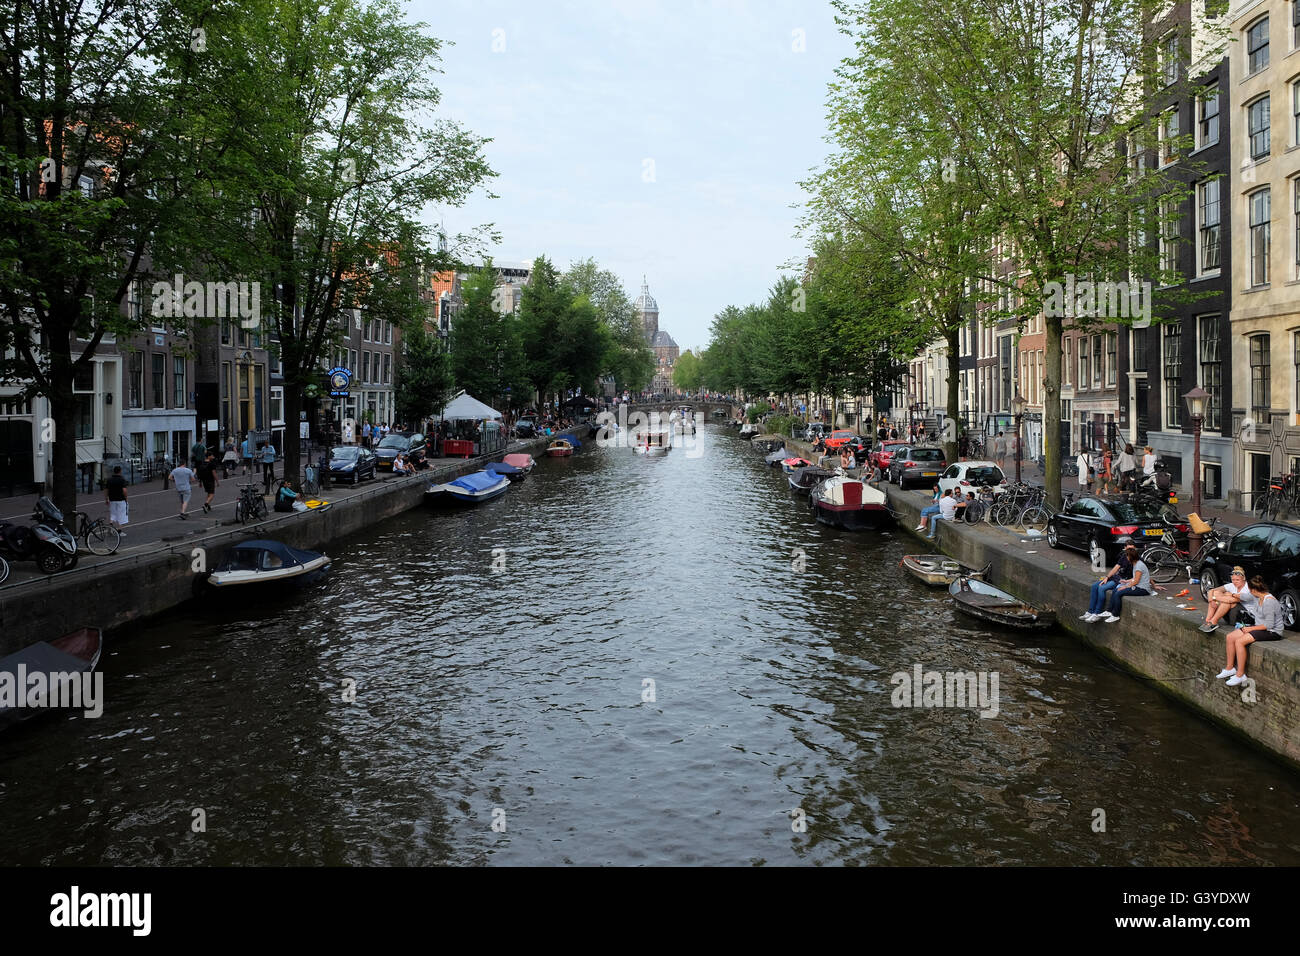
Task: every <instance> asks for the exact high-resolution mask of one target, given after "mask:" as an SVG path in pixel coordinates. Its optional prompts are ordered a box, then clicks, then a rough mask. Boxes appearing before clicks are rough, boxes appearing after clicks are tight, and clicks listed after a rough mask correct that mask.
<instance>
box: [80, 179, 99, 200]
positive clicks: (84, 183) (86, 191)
mask: <svg viewBox="0 0 1300 956" xmlns="http://www.w3.org/2000/svg"><path fill="white" fill-rule="evenodd" d="M77 188H78V189H80V190H81V195H82V196H84V197H85V198H86V199H94V198H95V181H94V180H93V179H91V178H90V177H89V176H78V177H77Z"/></svg>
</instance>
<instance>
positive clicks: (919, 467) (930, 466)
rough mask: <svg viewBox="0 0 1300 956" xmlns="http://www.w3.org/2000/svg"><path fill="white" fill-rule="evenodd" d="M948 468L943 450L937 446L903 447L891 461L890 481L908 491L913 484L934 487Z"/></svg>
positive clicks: (896, 451) (896, 450)
mask: <svg viewBox="0 0 1300 956" xmlns="http://www.w3.org/2000/svg"><path fill="white" fill-rule="evenodd" d="M947 467H948V462H947V461H946V460H945V459H944V456H943V449H942V448H939V447H938V446H936V445H901V446H899V447H898V448H895V449H894V454H893V456H891V457H890V459H889V475H888V477H889V480H890V481H892V482H894V483H895V484H896V485H898V487H899V488H902V489H906V488H907V486H908V485H910V484H912V483H913V482H920V483H921V484H923V485H925V486H927V487H931V488H932V487H934V485H935V484H936V483H937V482H938V481H939V476H940V475H941V474H943V470H944V469H945V468H947Z"/></svg>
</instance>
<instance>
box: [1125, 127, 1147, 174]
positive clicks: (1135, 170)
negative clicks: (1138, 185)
mask: <svg viewBox="0 0 1300 956" xmlns="http://www.w3.org/2000/svg"><path fill="white" fill-rule="evenodd" d="M1124 152H1125V154H1126V155H1127V156H1128V177H1129V179H1130V180H1134V181H1136V180H1138V179H1141V178H1142V175H1143V174H1144V173H1145V172H1146V168H1147V154H1146V152H1145V151H1143V149H1142V141H1141V140H1140V139H1139V138H1138V134H1137V133H1130V134H1129V136H1128V140H1127V141H1126V144H1125V149H1124Z"/></svg>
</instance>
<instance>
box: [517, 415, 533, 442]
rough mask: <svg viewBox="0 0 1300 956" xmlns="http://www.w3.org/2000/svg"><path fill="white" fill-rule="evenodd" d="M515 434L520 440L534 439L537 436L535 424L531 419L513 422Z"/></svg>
mask: <svg viewBox="0 0 1300 956" xmlns="http://www.w3.org/2000/svg"><path fill="white" fill-rule="evenodd" d="M515 434H516V435H517V436H519V437H520V438H534V437H536V435H537V423H536V421H534V420H533V419H531V418H521V419H519V420H518V421H517V422H515Z"/></svg>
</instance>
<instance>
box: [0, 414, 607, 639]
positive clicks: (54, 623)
mask: <svg viewBox="0 0 1300 956" xmlns="http://www.w3.org/2000/svg"><path fill="white" fill-rule="evenodd" d="M575 431H577V432H580V433H585V432H586V431H587V430H586V429H585V428H579V429H576V430H575ZM565 434H566V435H571V434H573V431H570V432H568V433H565ZM580 437H581V435H580ZM549 440H550V439H536V440H534V441H531V442H525V443H522V444H521V445H518V446H516V447H514V448H512V449H511V452H526V453H529V454H533V455H538V454H540V453H541V452H542V450H543V449H545V447H546V445H547V442H548V441H549ZM500 458H501V453H498V454H496V455H486V456H481V457H479V458H469V459H434V460H433V461H434V463H433V466H432V468H430V469H429V470H428V471H423V472H420V473H419V474H418V475H413V476H411V477H409V478H393V479H389V480H387V481H383V482H376V483H374V485H373V486H372V487H370V488H366V489H365V490H364V491H362V492H361V493H360V494H356V495H350V496H349V497H347V498H345V499H342V500H339V501H335V502H334V503H333V504H332V506H331V507H330V508H329V510H327V511H311V512H295V513H293V514H283V513H279V512H275V511H272V512H271V516H270V517H269V518H267V519H265V520H263V521H260V522H257V523H256V524H250V525H234V526H231V527H230V528H229V530H227V529H225V528H223V529H222V530H220V531H216V532H214V533H212V534H208V535H203V536H201V537H193V538H186V539H185V540H184V541H183V542H177V543H176V544H174V545H159V547H158V550H156V551H153V552H150V553H148V554H140V555H129V556H124V557H120V558H107V559H101V560H99V561H97V562H96V563H95V564H93V565H89V566H82V567H79V568H77V569H75V570H73V571H66V572H64V573H62V574H55V575H51V576H49V577H42V578H38V579H35V580H32V581H27V582H24V583H22V584H16V585H13V586H10V587H6V588H4V589H3V590H2V591H0V657H4V656H5V655H7V654H12V653H13V652H15V651H17V650H20V649H22V648H24V647H26V646H27V645H29V644H32V643H34V642H35V641H39V640H45V639H48V638H50V637H57V636H59V635H61V634H66V633H68V632H69V631H72V630H75V629H76V628H79V627H84V626H86V625H87V624H91V625H94V626H97V627H102V628H104V629H105V630H106V631H108V632H110V637H111V632H112V631H114V630H117V629H119V628H122V627H124V626H126V625H128V624H132V623H136V622H139V621H141V620H143V619H145V618H149V617H153V616H154V615H157V614H162V613H163V612H165V611H168V610H171V609H172V608H174V607H176V606H178V605H180V604H182V603H184V602H185V601H187V600H189V599H190V598H192V597H194V596H195V589H196V585H197V584H198V582H199V576H198V575H197V574H196V573H195V571H194V561H195V557H196V556H195V553H194V549H196V548H200V549H203V553H204V559H205V561H206V563H207V567H208V568H209V569H210V568H211V567H212V566H213V565H214V564H215V563H216V562H217V561H218V560H220V557H221V554H222V552H223V551H224V550H225V549H226V548H227V547H229V546H230V545H232V544H234V543H236V542H238V541H246V540H248V539H250V538H273V539H275V540H277V541H283V542H284V543H285V544H288V545H290V546H291V547H295V548H308V549H311V550H326V551H327V553H328V548H327V547H326V546H328V545H329V544H330V543H331V542H334V541H337V540H338V539H340V538H342V537H344V536H346V535H349V534H352V533H353V532H356V531H360V530H361V529H362V528H365V527H367V526H369V525H372V524H374V523H376V522H378V521H382V520H384V519H385V518H391V517H392V516H394V515H397V514H401V513H402V512H403V511H407V510H409V509H411V508H415V507H419V506H422V504H423V501H424V489H425V486H426V485H428V484H429V483H430V482H431V481H432V482H444V481H450V480H451V479H453V478H458V477H460V476H461V475H464V474H468V473H469V472H471V471H478V470H480V469H482V468H483V467H484V466H485V465H486V464H487V463H488V462H490V461H498V460H500ZM328 496H329V495H328V489H327V490H326V494H325V497H328Z"/></svg>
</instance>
